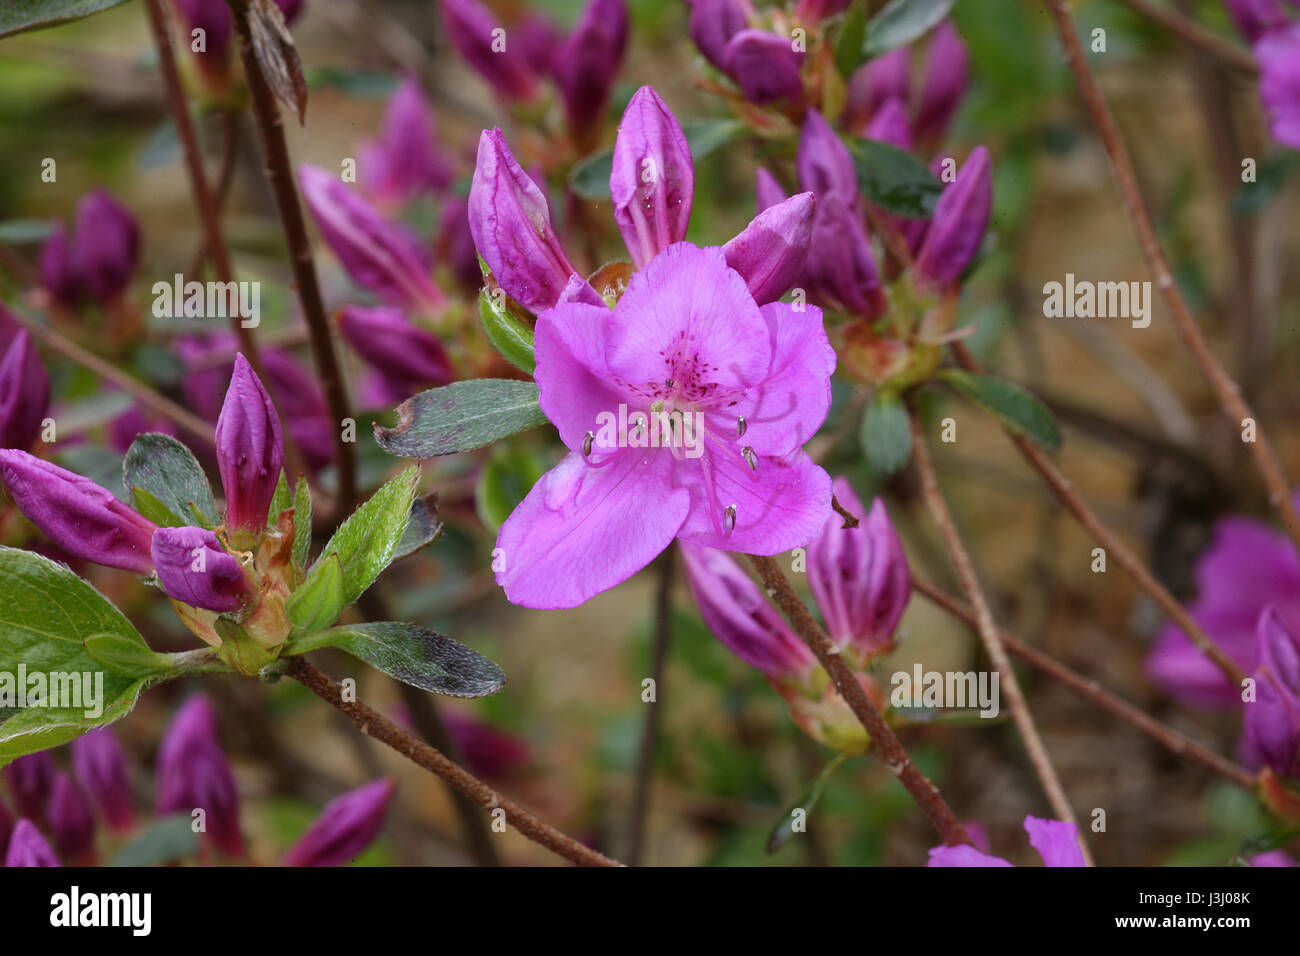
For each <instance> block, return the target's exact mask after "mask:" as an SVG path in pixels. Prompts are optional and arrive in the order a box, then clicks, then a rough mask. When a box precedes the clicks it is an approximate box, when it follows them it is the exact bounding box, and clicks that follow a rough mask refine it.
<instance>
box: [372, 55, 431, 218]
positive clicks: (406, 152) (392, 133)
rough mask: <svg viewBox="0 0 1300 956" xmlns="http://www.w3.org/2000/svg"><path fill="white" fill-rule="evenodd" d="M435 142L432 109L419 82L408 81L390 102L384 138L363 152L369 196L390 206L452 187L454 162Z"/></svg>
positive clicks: (414, 79)
mask: <svg viewBox="0 0 1300 956" xmlns="http://www.w3.org/2000/svg"><path fill="white" fill-rule="evenodd" d="M434 137H435V126H434V119H433V107H432V106H430V105H429V101H428V100H427V99H426V98H425V95H424V91H423V90H422V89H421V87H420V81H419V80H418V79H416V78H415V77H413V76H412V77H407V78H406V79H405V80H404V81H403V82H402V84H401V86H399V87H398V88H397V92H395V93H394V94H393V96H392V98H391V99H390V100H389V101H388V109H387V110H386V111H385V112H384V129H383V135H382V136H381V137H380V138H379V139H377V140H375V141H373V142H370V143H368V144H367V145H366V146H365V147H364V148H363V149H362V152H361V163H360V166H361V176H362V182H363V183H364V184H365V187H366V192H367V194H368V195H369V196H370V197H371V198H372V199H373V200H374V201H375V202H376V203H379V204H380V205H381V206H388V205H394V204H397V203H403V202H406V201H408V200H410V199H413V198H415V197H417V196H421V195H423V194H424V193H426V192H429V191H431V190H441V189H446V188H447V187H448V186H449V185H451V181H452V178H453V174H452V168H451V162H450V160H449V159H448V158H447V157H446V156H444V155H443V154H442V151H441V150H440V149H439V148H438V145H437V141H436V140H435V138H434Z"/></svg>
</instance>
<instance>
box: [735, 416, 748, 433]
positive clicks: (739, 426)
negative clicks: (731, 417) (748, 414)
mask: <svg viewBox="0 0 1300 956" xmlns="http://www.w3.org/2000/svg"><path fill="white" fill-rule="evenodd" d="M747 428H749V423H748V422H746V421H745V416H744V415H741V416H740V417H739V418H737V419H736V437H737V438H744V437H745V429H747Z"/></svg>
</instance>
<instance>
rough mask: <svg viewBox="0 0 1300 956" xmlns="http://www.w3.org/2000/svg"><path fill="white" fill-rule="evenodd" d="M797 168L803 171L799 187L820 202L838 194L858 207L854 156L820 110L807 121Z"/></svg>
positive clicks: (800, 140) (800, 171) (810, 113)
mask: <svg viewBox="0 0 1300 956" xmlns="http://www.w3.org/2000/svg"><path fill="white" fill-rule="evenodd" d="M795 168H796V169H797V170H798V172H799V185H801V186H802V187H803V188H804V189H807V190H810V191H811V192H813V193H814V194H816V196H817V198H818V199H821V198H822V197H823V196H825V195H827V194H829V193H835V194H836V195H838V196H839V197H840V199H841V200H843V201H844V202H845V203H846V204H847V205H848V206H850V207H852V208H856V206H857V203H858V198H857V197H858V172H857V169H855V168H854V166H853V156H852V154H851V153H849V148H848V147H847V146H846V145H844V140H842V139H841V138H840V135H839V133H837V132H835V130H833V129H831V126H830V124H829V123H827V122H826V120H825V118H824V117H823V116H822V114H821V113H819V112H817V111H816V110H809V111H808V115H807V117H806V118H805V119H804V124H803V131H802V132H801V133H800V134H799V152H798V154H797V155H796V157H795Z"/></svg>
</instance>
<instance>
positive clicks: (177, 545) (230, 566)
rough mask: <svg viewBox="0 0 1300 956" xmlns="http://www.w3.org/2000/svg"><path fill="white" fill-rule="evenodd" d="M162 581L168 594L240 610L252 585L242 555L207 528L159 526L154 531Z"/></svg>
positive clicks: (211, 606) (216, 607)
mask: <svg viewBox="0 0 1300 956" xmlns="http://www.w3.org/2000/svg"><path fill="white" fill-rule="evenodd" d="M153 563H154V568H155V569H156V570H157V572H158V584H159V585H160V586H161V587H162V589H163V591H164V592H166V594H167V596H168V597H171V598H175V599H176V600H177V601H180V602H182V603H184V604H189V605H191V606H193V607H201V608H204V609H205V610H208V611H218V612H221V613H230V612H232V611H238V610H239V609H240V608H241V607H243V606H244V602H245V601H246V600H247V599H248V595H249V591H250V587H249V583H248V578H247V576H246V575H245V574H244V569H243V567H242V566H241V565H240V563H239V559H238V558H236V557H235V556H234V555H232V554H231V553H230V552H228V551H227V550H226V549H225V548H224V547H222V545H221V541H220V540H219V539H218V538H217V536H216V535H215V534H213V533H212V532H211V531H208V530H206V529H204V528H193V527H184V528H159V529H158V530H157V531H155V532H154V535H153Z"/></svg>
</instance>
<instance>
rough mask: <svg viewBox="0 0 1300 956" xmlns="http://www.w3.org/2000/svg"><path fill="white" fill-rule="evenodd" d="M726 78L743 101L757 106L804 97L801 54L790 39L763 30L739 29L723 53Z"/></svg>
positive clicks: (802, 55) (802, 56)
mask: <svg viewBox="0 0 1300 956" xmlns="http://www.w3.org/2000/svg"><path fill="white" fill-rule="evenodd" d="M722 57H723V63H724V64H725V70H726V73H727V75H728V76H730V77H731V78H732V79H733V80H735V81H736V84H737V85H738V86H739V87H740V90H741V92H742V93H744V94H745V99H747V100H749V101H750V102H751V103H756V104H758V105H760V106H763V105H766V104H768V103H777V102H780V101H781V100H793V101H797V100H799V99H801V98H802V97H803V77H802V74H801V72H800V71H801V70H802V69H803V58H804V54H803V51H802V50H796V49H795V48H794V44H793V43H792V42H791V40H790V38H789V37H786V36H777V35H776V34H775V33H768V32H766V31H764V30H741V31H740V32H738V33H736V34H735V35H734V36H733V37H732V38H731V39H730V40H728V41H727V47H726V49H725V50H724V51H723V54H722Z"/></svg>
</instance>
